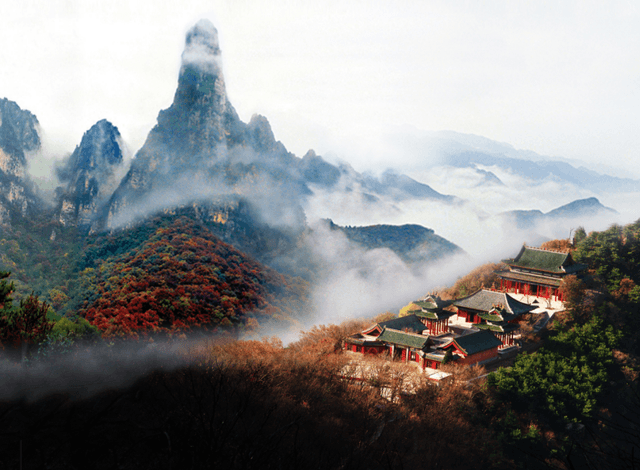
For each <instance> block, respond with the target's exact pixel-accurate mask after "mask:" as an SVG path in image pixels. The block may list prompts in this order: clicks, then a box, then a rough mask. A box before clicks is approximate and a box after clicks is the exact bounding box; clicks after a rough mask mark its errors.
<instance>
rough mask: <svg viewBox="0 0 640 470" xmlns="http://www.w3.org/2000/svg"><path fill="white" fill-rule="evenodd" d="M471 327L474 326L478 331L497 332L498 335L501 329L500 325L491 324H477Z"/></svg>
mask: <svg viewBox="0 0 640 470" xmlns="http://www.w3.org/2000/svg"><path fill="white" fill-rule="evenodd" d="M473 326H475V327H476V328H478V329H479V330H490V331H498V332H500V333H501V332H502V327H501V326H500V325H493V324H491V323H477V324H475V325H473Z"/></svg>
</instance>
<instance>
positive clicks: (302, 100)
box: [0, 0, 640, 170]
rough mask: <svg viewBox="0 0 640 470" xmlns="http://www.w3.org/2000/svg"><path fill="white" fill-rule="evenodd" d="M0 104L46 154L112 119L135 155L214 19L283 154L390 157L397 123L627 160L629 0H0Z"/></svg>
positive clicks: (226, 59) (639, 17)
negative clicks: (200, 30)
mask: <svg viewBox="0 0 640 470" xmlns="http://www.w3.org/2000/svg"><path fill="white" fill-rule="evenodd" d="M2 3H3V5H2V7H1V8H0V98H2V97H6V98H8V99H10V100H13V101H16V102H17V103H18V104H19V105H20V106H21V107H22V108H26V109H29V110H30V111H32V112H33V113H34V114H36V115H37V116H38V118H39V120H40V123H41V125H42V127H43V128H44V130H45V131H46V133H47V136H48V137H49V139H50V140H51V141H52V142H53V143H54V144H55V145H54V146H53V148H54V150H55V151H57V152H60V153H62V152H71V151H72V150H73V148H74V146H75V145H77V144H78V143H79V142H80V138H81V136H82V134H83V132H85V131H86V130H87V129H89V127H91V125H93V124H94V123H95V122H97V121H98V120H100V119H103V118H106V119H109V120H110V121H111V122H112V123H113V124H115V125H116V126H118V128H119V129H120V132H121V133H122V134H123V136H124V138H125V140H126V141H127V142H128V143H129V145H130V146H131V147H132V150H133V151H137V150H138V148H139V147H140V146H141V145H142V143H143V142H144V139H145V137H146V135H147V133H148V131H149V130H150V129H151V127H152V126H153V125H154V124H155V120H156V117H157V114H158V111H160V110H161V109H164V108H167V107H168V106H169V105H170V104H171V101H172V99H173V94H174V92H175V88H176V84H177V75H178V70H179V66H180V54H181V52H182V49H183V46H184V35H185V33H186V31H187V30H188V29H189V28H190V27H191V26H192V25H193V24H195V23H196V22H197V21H198V20H199V19H200V18H208V19H210V20H211V21H212V22H213V23H214V25H215V26H216V28H217V29H218V32H219V36H220V43H221V49H222V59H223V68H224V74H225V80H226V85H227V92H228V94H229V98H230V100H231V103H232V104H233V105H234V106H235V108H236V110H237V111H238V113H239V115H240V117H241V119H242V120H244V121H248V120H249V119H250V117H251V115H252V114H254V113H259V114H262V115H264V116H266V117H267V118H268V119H269V121H270V122H271V125H272V127H273V130H274V133H275V135H276V138H277V139H279V140H281V141H282V142H283V143H284V144H285V146H286V147H287V148H288V149H289V150H290V151H292V152H294V153H295V154H296V155H298V156H302V155H303V154H304V153H305V152H306V151H307V150H308V149H310V148H313V149H315V150H316V151H317V152H318V153H320V154H326V153H329V152H332V153H335V154H338V155H339V156H341V157H342V158H344V159H346V160H348V161H350V162H351V163H352V164H353V165H354V166H355V167H356V169H361V170H364V169H369V168H372V167H375V166H394V165H395V164H396V163H397V161H394V155H390V154H387V153H380V152H378V151H376V148H377V145H376V141H377V138H378V136H379V135H380V133H381V132H386V131H387V130H389V129H392V128H394V127H395V126H402V125H410V126H413V127H415V128H418V129H423V130H433V131H435V130H454V131H458V132H463V133H472V134H478V135H482V136H485V137H488V138H491V139H494V140H498V141H502V142H508V143H510V144H512V145H513V146H515V147H516V148H521V149H528V150H533V151H535V152H538V153H540V154H545V155H551V156H562V157H566V158H577V159H582V160H585V161H591V162H596V161H601V162H603V163H606V164H608V165H612V166H627V165H631V166H632V168H634V169H635V170H637V169H638V168H640V132H638V129H637V127H638V123H639V122H640V93H639V88H640V60H639V57H640V27H639V25H640V7H639V6H638V5H639V4H638V3H637V2H633V1H628V2H625V1H608V2H604V1H602V2H592V1H586V0H579V1H549V2H545V1H540V0H535V1H530V2H518V1H504V2H502V1H482V2H478V1H466V2H462V1H451V0H448V1H431V0H426V1H418V0H415V1H414V0H404V1H402V0H400V1H377V0H369V1H349V0H322V1H317V0H316V1H313V2H312V1H292V0H268V1H267V0H265V1H263V0H259V1H249V0H206V1H201V0H141V1H131V0H109V1H89V0H22V1H20V2H13V1H10V0H2Z"/></svg>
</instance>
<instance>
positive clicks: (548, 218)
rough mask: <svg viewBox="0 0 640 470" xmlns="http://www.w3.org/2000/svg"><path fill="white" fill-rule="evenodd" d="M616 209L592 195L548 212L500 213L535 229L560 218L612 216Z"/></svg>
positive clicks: (521, 227)
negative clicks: (606, 205) (605, 204)
mask: <svg viewBox="0 0 640 470" xmlns="http://www.w3.org/2000/svg"><path fill="white" fill-rule="evenodd" d="M617 213H618V212H617V211H616V210H615V209H611V208H610V207H605V206H603V205H602V204H601V203H600V201H598V199H596V198H595V197H591V198H588V199H580V200H577V201H573V202H571V203H569V204H565V205H564V206H561V207H558V208H557V209H554V210H552V211H549V212H547V213H546V214H545V213H543V212H542V211H538V210H531V211H522V210H520V211H507V212H501V213H500V214H498V217H499V218H501V219H502V220H503V221H505V222H508V223H511V224H513V225H514V226H515V227H517V228H519V229H523V230H529V229H535V228H536V226H538V225H539V224H541V223H545V222H552V223H554V222H557V221H558V219H571V220H577V221H578V223H579V221H580V219H587V218H591V217H602V216H605V217H606V216H611V215H614V214H617Z"/></svg>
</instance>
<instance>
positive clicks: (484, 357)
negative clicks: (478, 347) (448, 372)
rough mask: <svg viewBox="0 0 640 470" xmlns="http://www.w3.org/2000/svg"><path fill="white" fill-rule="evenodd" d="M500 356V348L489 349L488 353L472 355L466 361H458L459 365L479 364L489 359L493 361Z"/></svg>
mask: <svg viewBox="0 0 640 470" xmlns="http://www.w3.org/2000/svg"><path fill="white" fill-rule="evenodd" d="M497 355H498V346H496V347H495V348H491V349H487V350H486V351H481V352H479V353H476V354H471V355H469V356H467V357H465V358H464V359H459V360H458V361H457V363H458V364H475V363H477V362H481V361H486V360H487V359H491V358H492V357H496V356H497Z"/></svg>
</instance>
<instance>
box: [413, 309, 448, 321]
mask: <svg viewBox="0 0 640 470" xmlns="http://www.w3.org/2000/svg"><path fill="white" fill-rule="evenodd" d="M414 315H415V316H416V317H421V318H428V319H429V320H444V319H445V318H449V317H451V316H453V315H455V313H454V312H449V311H447V310H442V309H439V310H420V311H417V312H414Z"/></svg>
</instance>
